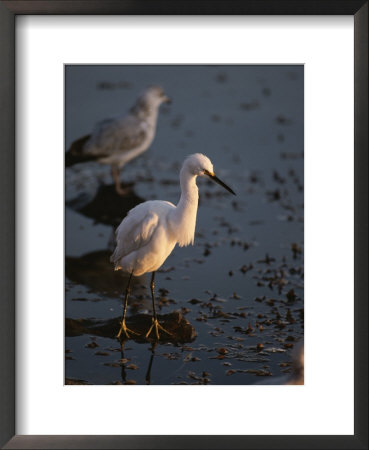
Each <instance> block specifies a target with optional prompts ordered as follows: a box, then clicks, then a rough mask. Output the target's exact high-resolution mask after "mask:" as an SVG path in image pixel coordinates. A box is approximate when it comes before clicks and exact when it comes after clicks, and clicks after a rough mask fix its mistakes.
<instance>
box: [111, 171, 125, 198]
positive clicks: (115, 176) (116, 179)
mask: <svg viewBox="0 0 369 450" xmlns="http://www.w3.org/2000/svg"><path fill="white" fill-rule="evenodd" d="M111 174H112V177H113V180H114V186H115V191H116V193H117V194H119V195H126V194H127V192H128V191H129V189H123V188H122V185H121V183H120V169H119V166H115V165H113V166H111Z"/></svg>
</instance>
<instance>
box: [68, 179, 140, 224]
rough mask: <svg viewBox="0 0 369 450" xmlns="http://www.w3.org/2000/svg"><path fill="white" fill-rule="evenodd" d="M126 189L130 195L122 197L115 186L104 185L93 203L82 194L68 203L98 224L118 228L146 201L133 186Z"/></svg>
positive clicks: (99, 189)
mask: <svg viewBox="0 0 369 450" xmlns="http://www.w3.org/2000/svg"><path fill="white" fill-rule="evenodd" d="M125 187H126V188H127V190H128V189H129V193H128V194H126V195H125V196H121V195H119V194H117V192H116V191H115V188H114V185H105V184H102V185H100V187H99V188H98V190H97V193H96V195H95V197H94V198H93V199H92V200H91V201H90V200H89V198H88V197H85V195H84V194H83V193H82V194H81V195H80V196H79V197H77V198H75V199H73V200H70V201H69V202H67V206H69V207H70V208H72V209H73V210H74V211H77V212H79V213H81V214H83V215H84V216H86V217H89V218H90V219H93V220H94V221H95V222H96V223H102V224H105V225H112V226H113V227H116V226H118V225H119V224H120V222H121V221H122V219H123V217H125V216H126V214H127V213H128V211H129V210H130V209H132V208H134V207H135V206H136V205H138V204H139V203H142V202H143V201H144V199H142V198H141V197H138V196H137V195H136V194H135V193H134V191H133V190H132V187H133V184H129V185H125Z"/></svg>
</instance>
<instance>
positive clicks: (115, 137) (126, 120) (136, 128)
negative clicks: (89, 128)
mask: <svg viewBox="0 0 369 450" xmlns="http://www.w3.org/2000/svg"><path fill="white" fill-rule="evenodd" d="M146 138H147V130H146V123H145V122H143V121H142V120H140V119H139V118H138V117H136V116H133V115H128V116H125V117H121V118H118V119H105V120H103V121H101V122H99V123H98V124H97V125H96V126H95V128H94V130H93V132H92V133H91V134H90V135H86V136H83V137H81V138H79V139H77V140H76V141H74V142H73V143H72V145H71V146H70V148H69V150H68V152H67V153H66V156H65V165H66V166H71V165H73V164H77V163H80V162H87V161H93V160H96V159H100V158H105V157H107V156H110V155H112V154H114V153H120V152H122V151H123V152H124V151H128V150H131V149H133V148H137V147H139V146H141V145H142V144H143V143H144V141H145V139H146Z"/></svg>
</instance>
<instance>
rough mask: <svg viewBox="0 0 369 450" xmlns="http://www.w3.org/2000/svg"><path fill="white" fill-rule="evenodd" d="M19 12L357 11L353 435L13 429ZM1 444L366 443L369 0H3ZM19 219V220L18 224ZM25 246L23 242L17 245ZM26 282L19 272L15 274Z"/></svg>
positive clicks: (253, 446)
mask: <svg viewBox="0 0 369 450" xmlns="http://www.w3.org/2000/svg"><path fill="white" fill-rule="evenodd" d="M19 14H23V15H24V14H57V15H58V14H97V15H103V14H124V15H132V14H150V15H159V14H160V15H168V14H174V15H182V14H188V15H197V14H206V15H230V14H236V15H243V14H245V15H253V14H258V15H266V14H268V15H282V14H286V15H292V14H293V15H307V14H309V15H325V14H329V15H340V14H346V15H353V16H354V41H355V51H354V59H355V61H354V64H355V67H354V69H355V90H354V101H355V110H354V111H355V130H354V135H355V150H354V151H355V159H354V164H355V169H354V170H355V173H354V176H355V186H354V189H355V199H354V209H355V224H354V231H355V241H354V252H355V256H354V265H355V267H354V270H355V278H354V280H355V281H354V283H355V284H354V308H355V313H354V318H355V335H354V343H355V350H354V356H355V364H354V370H355V373H354V382H355V392H354V400H355V408H354V420H355V425H354V429H355V431H354V435H352V436H351V435H350V436H301V435H299V436H294V435H291V436H249V435H247V436H242V435H239V436H216V435H214V436H186V435H185V436H133V435H125V436H46V435H44V436H19V435H15V375H16V373H15V326H16V324H15V292H16V280H15V250H16V242H15V224H16V221H15V160H16V155H15V80H14V77H15V17H16V16H17V15H19ZM0 61H1V63H0V105H1V109H0V274H1V275H0V293H1V301H0V355H1V358H0V399H1V400H0V445H2V446H3V447H2V448H6V449H15V448H17V449H26V448H27V449H31V448H32V449H35V448H37V449H42V448H45V449H51V448H66V449H67V448H68V449H69V448H74V449H82V448H83V449H94V448H109V449H118V448H125V449H127V448H130V449H154V448H156V449H159V448H160V449H169V448H171V449H220V448H227V449H244V448H245V449H246V448H247V449H292V448H294V449H312V448H314V449H368V1H365V0H228V1H225V0H218V1H217V0H175V1H173V0H152V1H151V0H41V1H36V0H27V1H22V0H10V1H5V0H3V1H1V2H0ZM18 226H21V224H18ZM17 250H18V251H19V252H21V249H17ZM17 282H18V283H19V282H21V280H17Z"/></svg>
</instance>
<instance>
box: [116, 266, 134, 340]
mask: <svg viewBox="0 0 369 450" xmlns="http://www.w3.org/2000/svg"><path fill="white" fill-rule="evenodd" d="M132 274H133V270H132V272H131V275H130V276H129V279H128V284H127V288H126V294H125V296H124V308H123V318H122V323H121V327H120V330H119V332H118V334H117V338H118V339H120V336H121V334H122V332H123V333H124V334H125V335H126V337H127V338H128V339H129V337H130V336H129V334H128V331H129V332H130V333H133V334H136V335H137V336H139V334H138V333H136V332H135V331H133V330H130V329H129V328H127V326H126V315H127V305H128V297H129V293H130V291H131V290H130V284H131V279H132Z"/></svg>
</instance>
